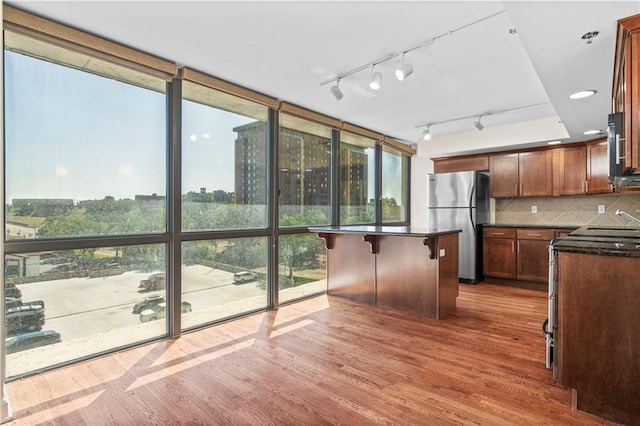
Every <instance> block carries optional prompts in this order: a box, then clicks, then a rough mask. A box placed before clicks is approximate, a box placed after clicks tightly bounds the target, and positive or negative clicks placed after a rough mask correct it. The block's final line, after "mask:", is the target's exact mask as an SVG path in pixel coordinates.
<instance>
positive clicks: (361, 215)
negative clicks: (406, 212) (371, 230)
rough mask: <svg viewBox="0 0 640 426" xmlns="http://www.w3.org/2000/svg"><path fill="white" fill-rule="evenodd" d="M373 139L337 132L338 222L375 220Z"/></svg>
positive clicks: (374, 150) (374, 154) (374, 146)
mask: <svg viewBox="0 0 640 426" xmlns="http://www.w3.org/2000/svg"><path fill="white" fill-rule="evenodd" d="M375 211H376V141H375V140H373V139H370V138H367V137H364V136H360V135H357V134H353V133H350V132H345V131H342V132H340V224H342V225H347V224H350V223H371V224H372V223H375V221H376V213H375Z"/></svg>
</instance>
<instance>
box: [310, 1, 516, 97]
mask: <svg viewBox="0 0 640 426" xmlns="http://www.w3.org/2000/svg"><path fill="white" fill-rule="evenodd" d="M505 12H506V10H500V11H498V12H495V13H492V14H491V15H488V16H485V17H483V18H480V19H477V20H475V21H473V22H469V23H467V24H464V25H462V26H460V27H458V28H454V29H451V30H449V31H447V32H445V33H442V34H440V35H438V36H435V37H433V38H431V39H429V40H424V41H423V42H421V43H418V44H415V45H413V46H409V47H408V48H406V49H404V50H402V51H400V52H397V51H396V52H391V53H389V54H387V55H385V56H382V57H379V58H376V59H375V60H373V61H371V62H369V63H366V64H363V65H359V66H357V67H354V68H352V69H350V70H347V71H345V72H342V73H338V74H336V75H335V76H334V77H331V78H329V79H327V80H324V81H322V82H320V86H324V85H325V84H329V83H335V84H334V85H333V86H331V89H330V90H331V94H333V96H334V97H335V98H336V100H338V101H339V100H340V99H342V98H343V96H344V95H343V93H342V91H341V90H340V80H341V79H343V78H345V77H349V76H350V75H353V74H356V73H359V72H362V71H365V70H368V69H369V68H371V80H370V82H369V87H370V88H371V89H372V90H380V87H381V83H382V74H381V73H379V72H373V68H374V67H375V66H376V65H380V64H382V63H384V62H387V61H392V60H394V61H395V60H397V58H398V57H400V66H399V67H398V69H397V70H396V72H395V74H396V78H397V79H398V80H400V81H402V80H404V79H406V78H407V77H409V76H410V75H411V73H413V65H411V64H409V63H405V62H404V55H406V54H407V53H409V52H415V51H417V50H419V49H422V48H425V47H427V46H431V45H432V44H434V43H436V42H437V41H439V40H440V39H441V38H444V37H450V36H453V35H454V34H455V33H457V32H458V31H462V30H465V29H468V28H470V27H471V26H473V25H476V24H479V23H481V22H484V21H486V20H488V19H491V18H493V17H495V16H498V15H501V14H503V13H505Z"/></svg>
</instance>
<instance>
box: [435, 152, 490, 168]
mask: <svg viewBox="0 0 640 426" xmlns="http://www.w3.org/2000/svg"><path fill="white" fill-rule="evenodd" d="M432 160H433V171H434V173H449V172H467V171H473V170H488V169H489V156H488V155H487V154H482V155H462V156H460V157H445V158H432Z"/></svg>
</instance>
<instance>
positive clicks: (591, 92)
mask: <svg viewBox="0 0 640 426" xmlns="http://www.w3.org/2000/svg"><path fill="white" fill-rule="evenodd" d="M596 93H598V91H597V90H582V91H580V92H576V93H574V94H572V95H569V97H570V98H571V99H582V98H588V97H589V96H593V95H595V94H596Z"/></svg>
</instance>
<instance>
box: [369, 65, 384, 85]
mask: <svg viewBox="0 0 640 426" xmlns="http://www.w3.org/2000/svg"><path fill="white" fill-rule="evenodd" d="M374 66H375V65H373V66H372V67H371V71H373V67H374ZM380 83H382V74H380V73H379V72H374V73H373V75H372V76H371V81H370V82H369V87H370V88H372V89H373V90H379V89H380Z"/></svg>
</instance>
